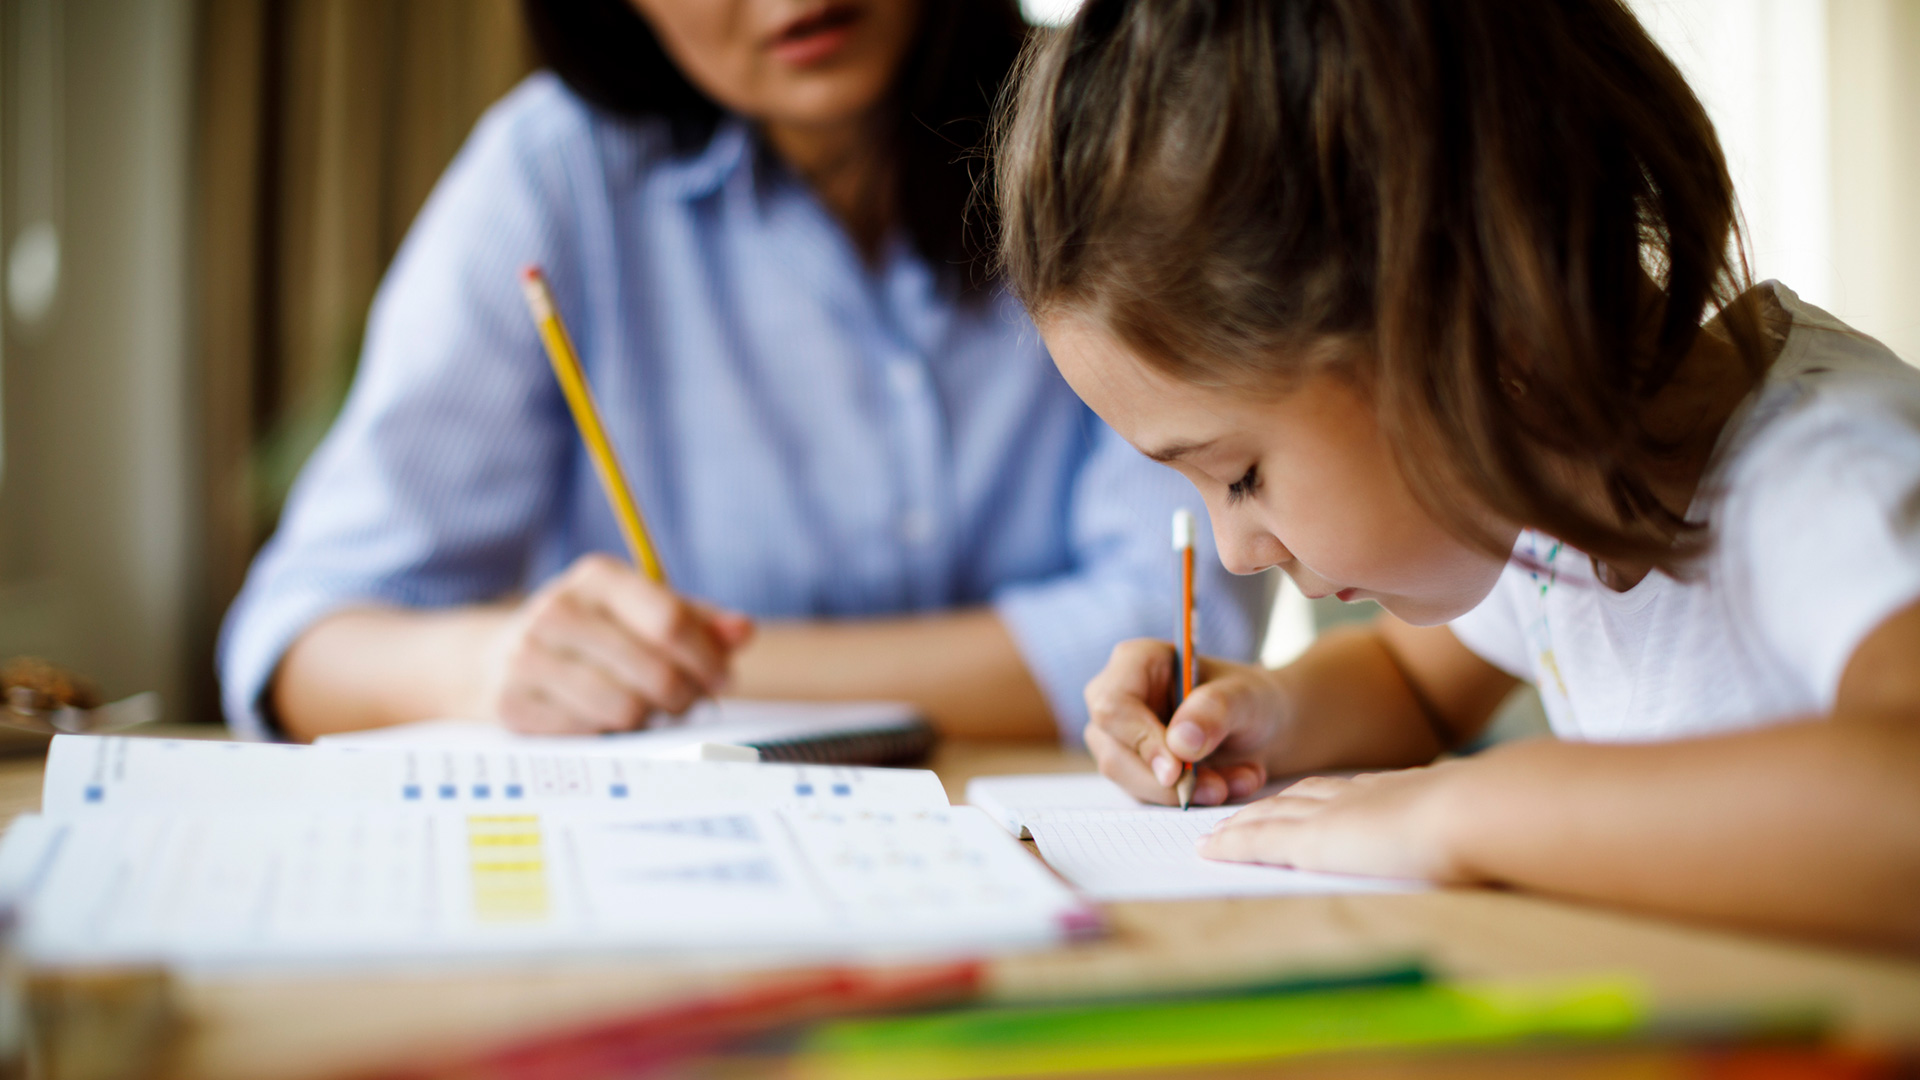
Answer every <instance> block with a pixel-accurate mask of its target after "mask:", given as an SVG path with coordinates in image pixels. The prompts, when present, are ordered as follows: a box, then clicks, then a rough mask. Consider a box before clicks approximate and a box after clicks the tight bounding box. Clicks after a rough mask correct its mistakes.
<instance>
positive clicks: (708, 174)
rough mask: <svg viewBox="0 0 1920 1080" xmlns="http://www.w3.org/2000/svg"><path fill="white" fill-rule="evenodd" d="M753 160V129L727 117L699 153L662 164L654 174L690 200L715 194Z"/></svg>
mask: <svg viewBox="0 0 1920 1080" xmlns="http://www.w3.org/2000/svg"><path fill="white" fill-rule="evenodd" d="M753 157H754V136H753V130H752V129H751V128H750V127H749V126H748V125H747V122H746V121H744V120H742V119H740V118H739V117H737V116H728V117H726V118H724V119H722V120H721V121H720V123H719V125H718V126H717V127H715V128H714V130H713V137H712V138H711V139H708V140H707V145H706V146H705V147H703V148H702V149H701V150H700V152H699V153H697V154H694V155H692V156H690V157H683V158H678V159H674V160H672V161H669V162H666V163H663V164H662V165H661V166H660V167H659V170H658V172H657V173H656V174H655V175H656V176H657V177H658V178H659V181H660V183H662V184H663V185H665V186H666V187H667V188H668V189H669V190H671V191H673V192H674V193H675V194H676V195H678V196H680V197H681V198H683V199H686V200H688V201H692V200H694V199H700V198H704V197H705V196H708V195H711V194H713V193H714V192H716V191H719V190H720V188H721V187H723V186H724V185H725V184H726V182H727V181H728V180H729V179H731V178H732V177H733V175H734V174H735V173H737V172H739V171H740V170H741V168H743V167H745V166H747V165H748V164H749V163H750V162H751V161H752V160H753Z"/></svg>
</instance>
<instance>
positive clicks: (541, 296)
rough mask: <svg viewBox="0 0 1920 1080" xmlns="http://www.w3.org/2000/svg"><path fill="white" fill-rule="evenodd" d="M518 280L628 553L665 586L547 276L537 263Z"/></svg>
mask: <svg viewBox="0 0 1920 1080" xmlns="http://www.w3.org/2000/svg"><path fill="white" fill-rule="evenodd" d="M520 281H521V285H522V286H523V287H524V288H525V289H526V293H527V308H528V310H530V311H532V312H533V322H534V325H535V326H537V327H539V329H540V341H541V343H542V344H544V345H545V346H546V348H547V359H548V360H549V361H551V362H552V364H553V374H554V376H555V377H556V378H558V379H559V380H560V390H561V392H562V393H564V394H565V395H566V397H567V407H568V408H570V409H572V410H573V422H574V424H575V426H577V427H578V428H579V429H580V439H581V441H582V442H585V443H586V444H587V455H588V456H589V457H591V458H592V459H593V465H594V471H596V472H598V473H599V474H600V487H601V489H602V490H604V491H605V492H606V493H607V501H608V502H610V503H612V504H613V516H614V518H615V519H617V520H618V521H619V523H620V534H621V535H622V536H623V537H625V538H626V541H627V551H628V552H629V553H630V554H631V555H632V556H633V562H634V565H635V566H638V567H639V568H640V569H641V571H642V572H643V573H645V574H646V575H647V576H648V577H650V578H652V579H653V580H654V581H656V582H658V583H660V584H662V585H665V584H667V573H666V570H664V569H663V568H662V567H661V566H660V558H659V556H658V555H656V554H655V553H654V550H653V539H652V537H650V536H648V535H647V522H646V519H645V518H642V517H641V516H640V504H639V503H637V502H635V501H634V499H633V490H632V489H631V488H629V487H627V478H626V474H625V473H623V472H621V471H620V459H619V458H617V457H615V456H614V453H613V442H612V441H611V440H609V439H608V438H607V429H606V426H605V425H603V424H602V423H601V422H600V409H599V407H598V406H596V405H595V404H594V403H593V390H592V388H590V387H589V386H588V385H587V373H586V371H585V370H584V369H582V368H581V366H580V355H579V354H578V353H576V352H574V350H573V339H572V338H570V337H568V336H567V327H566V324H564V323H562V322H561V321H560V310H559V308H557V307H555V306H554V303H553V291H552V290H550V289H548V288H547V278H546V275H545V274H542V273H541V272H540V268H539V267H537V266H529V267H527V268H526V269H525V270H523V271H521V273H520Z"/></svg>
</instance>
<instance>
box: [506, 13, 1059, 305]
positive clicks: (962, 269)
mask: <svg viewBox="0 0 1920 1080" xmlns="http://www.w3.org/2000/svg"><path fill="white" fill-rule="evenodd" d="M523 8H524V11H525V13H526V19H527V26H528V28H529V29H530V30H531V32H532V35H533V41H534V45H535V47H536V48H537V49H538V50H539V52H540V56H541V58H542V60H543V61H544V62H545V64H546V65H547V66H548V67H549V68H551V69H553V71H554V73H555V74H557V75H559V76H560V78H561V79H563V80H564V81H565V82H566V84H567V85H568V86H569V87H571V88H572V89H573V91H574V93H576V94H578V95H580V97H582V98H584V99H585V100H586V101H588V102H589V103H591V104H593V105H595V106H597V107H599V108H601V109H603V110H605V111H607V112H610V113H613V114H615V115H618V116H623V117H629V118H639V117H661V118H663V119H665V120H666V121H668V123H669V124H670V125H671V128H672V131H673V136H674V141H675V143H676V145H677V146H678V147H679V148H680V149H681V150H694V149H697V148H699V147H701V146H704V145H705V144H706V142H707V140H708V139H709V138H711V137H712V135H713V131H714V128H715V126H716V125H717V124H718V123H719V122H720V119H721V117H722V116H723V115H724V114H723V110H722V109H721V108H720V106H719V105H717V104H715V103H714V101H713V100H712V99H711V98H709V97H707V96H706V95H705V94H704V93H702V92H701V91H700V90H699V89H697V88H696V87H695V86H694V85H693V84H692V83H690V82H688V81H687V79H686V77H685V76H683V75H682V74H681V73H680V69H679V68H678V67H677V66H675V64H674V63H673V62H672V61H671V60H669V59H668V58H667V54H666V52H665V50H663V49H662V48H661V47H660V42H659V40H658V39H657V38H656V37H655V36H654V33H653V30H652V28H651V27H649V26H648V25H647V22H646V20H645V19H643V18H641V17H640V14H639V13H638V12H637V11H635V10H634V7H633V5H632V4H631V3H629V2H628V0H523ZM1026 35H1027V24H1026V22H1025V20H1023V19H1022V18H1021V16H1020V9H1019V6H1018V4H1017V3H1016V2H1015V0H922V9H921V12H920V30H919V37H918V40H917V41H916V42H915V43H914V46H913V48H912V49H911V50H909V52H908V54H907V56H906V58H905V59H904V61H903V62H902V63H901V65H900V74H899V76H898V80H899V81H898V83H897V84H896V87H895V93H894V102H895V105H896V108H897V112H896V115H895V118H894V124H895V128H894V146H895V148H896V152H897V157H896V158H895V162H894V164H895V176H896V177H897V178H898V184H899V189H898V199H899V203H898V205H899V207H900V213H901V219H902V223H903V224H904V225H905V226H906V228H907V231H908V233H909V235H911V236H912V237H913V241H914V245H915V247H916V248H917V249H918V250H919V251H920V253H921V255H922V256H923V257H925V258H926V259H927V260H928V261H929V262H931V263H933V264H934V265H935V266H936V267H940V266H945V267H951V268H952V269H953V270H954V271H956V272H957V275H958V280H959V281H960V282H961V283H962V284H963V285H965V286H966V287H967V288H969V289H972V288H977V287H979V286H981V285H983V284H984V283H985V282H986V281H987V280H988V279H989V278H990V277H991V274H992V262H993V259H992V255H991V250H990V249H991V244H992V236H993V232H994V230H993V228H992V226H991V225H990V224H981V225H976V226H975V227H973V228H969V221H968V217H969V211H970V205H969V204H970V199H971V196H972V193H973V190H974V187H975V177H974V176H973V175H972V169H971V166H972V163H973V162H975V161H977V160H979V159H980V157H981V151H982V150H983V148H984V147H985V144H986V140H987V132H988V122H989V119H990V117H991V115H992V109H993V103H994V101H995V100H996V99H997V98H998V97H999V96H1000V90H1001V86H1002V84H1003V83H1004V82H1005V81H1006V79H1007V76H1008V73H1009V72H1010V71H1011V70H1012V68H1013V65H1014V62H1015V61H1016V59H1017V58H1018V57H1019V55H1020V50H1021V47H1022V45H1023V44H1024V43H1025V41H1026ZM979 209H981V210H990V209H991V208H990V207H984V206H983V207H980V208H979Z"/></svg>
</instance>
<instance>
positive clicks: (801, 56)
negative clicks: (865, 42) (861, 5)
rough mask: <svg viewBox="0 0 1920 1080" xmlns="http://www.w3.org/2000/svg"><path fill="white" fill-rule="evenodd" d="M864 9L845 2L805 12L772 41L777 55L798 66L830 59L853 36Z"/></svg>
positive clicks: (772, 49)
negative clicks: (861, 10) (861, 9)
mask: <svg viewBox="0 0 1920 1080" xmlns="http://www.w3.org/2000/svg"><path fill="white" fill-rule="evenodd" d="M859 21H860V9H858V8H856V7H851V6H848V5H844V4H836V5H834V6H832V7H827V8H822V9H821V10H819V11H815V12H811V13H809V14H806V15H802V16H801V17H800V18H798V19H795V20H793V21H792V22H790V23H788V24H787V25H786V26H784V27H782V28H781V29H780V32H779V33H777V34H775V35H774V36H773V40H772V41H771V42H769V43H768V45H767V51H768V52H769V53H772V54H773V56H774V58H775V59H777V60H780V61H782V62H784V63H787V64H791V65H793V66H794V67H811V66H813V65H814V64H818V63H821V62H823V61H826V60H829V59H831V58H832V57H833V55H834V54H835V53H838V52H839V51H840V50H841V49H842V48H844V47H845V46H846V44H847V41H848V40H849V39H851V38H852V37H853V30H854V26H855V24H857V23H858V22H859Z"/></svg>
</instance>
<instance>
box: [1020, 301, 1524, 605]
mask: <svg viewBox="0 0 1920 1080" xmlns="http://www.w3.org/2000/svg"><path fill="white" fill-rule="evenodd" d="M1041 333H1042V336H1043V337H1045V338H1046V341H1047V347H1048V348H1049V349H1051V350H1052V352H1053V359H1054V362H1055V363H1056V364H1058V365H1059V368H1060V373H1061V374H1062V375H1063V376H1065V377H1066V380H1067V382H1068V383H1069V384H1070V385H1071V386H1072V387H1073V388H1074V390H1075V391H1076V392H1078V393H1079V395H1080V397H1081V399H1082V400H1084V401H1085V402H1086V403H1087V404H1088V405H1089V406H1090V407H1092V409H1093V411H1094V412H1096V413H1099V414H1100V417H1101V419H1103V420H1105V421H1106V422H1107V424H1108V425H1109V426H1111V427H1112V428H1113V429H1114V430H1115V431H1117V432H1119V433H1120V435H1121V437H1123V438H1125V439H1126V440H1127V441H1128V442H1130V443H1132V444H1133V445H1134V446H1135V447H1137V448H1138V449H1140V450H1141V451H1142V452H1143V453H1145V454H1146V455H1147V456H1148V457H1150V458H1153V459H1154V460H1156V461H1163V462H1165V463H1167V464H1168V465H1171V466H1173V467H1174V468H1175V469H1178V470H1179V471H1180V472H1181V474H1182V475H1184V476H1185V477H1186V478H1187V479H1188V480H1191V481H1192V482H1193V485H1194V487H1196V488H1198V489H1200V494H1201V496H1202V497H1203V498H1204V499H1205V500H1206V504H1207V513H1208V516H1209V517H1211V518H1212V519H1213V535H1214V541H1215V543H1216V544H1217V546H1218V547H1219V549H1220V559H1221V561H1222V562H1224V563H1225V564H1226V566H1227V569H1228V570H1231V571H1233V572H1234V573H1236V574H1253V573H1258V572H1259V571H1261V570H1265V569H1266V568H1268V567H1270V566H1278V567H1280V568H1281V569H1282V570H1284V571H1286V572H1287V574H1288V575H1289V576H1291V577H1292V578H1293V580H1294V581H1295V582H1296V583H1297V584H1299V586H1300V589H1301V591H1302V592H1304V593H1306V594H1307V595H1308V596H1310V597H1314V598H1319V597H1322V596H1337V597H1339V598H1340V599H1341V600H1345V601H1354V600H1377V601H1379V602H1380V603H1381V605H1382V606H1384V607H1385V608H1386V609H1387V610H1388V611H1391V612H1392V613H1393V614H1395V615H1397V616H1399V617H1400V618H1401V619H1404V620H1406V621H1407V622H1410V623H1414V624H1416V625H1422V626H1427V625H1434V624H1437V623H1442V622H1446V621H1447V620H1449V619H1453V618H1457V617H1458V616H1460V615H1464V614H1466V613H1467V612H1468V611H1470V610H1472V609H1473V608H1474V606H1475V605H1477V604H1479V602H1480V601H1481V600H1482V599H1484V598H1485V597H1486V595H1487V593H1488V592H1490V591H1492V589H1493V585H1494V581H1495V580H1496V579H1497V578H1498V577H1499V576H1500V570H1501V567H1502V566H1503V565H1504V563H1503V562H1502V560H1500V559H1496V558H1493V557H1491V556H1489V555H1487V554H1486V553H1485V552H1483V551H1481V550H1479V549H1478V548H1475V547H1472V546H1470V545H1467V544H1464V543H1462V542H1460V541H1459V540H1457V539H1455V538H1454V537H1453V535H1452V534H1451V533H1449V532H1447V531H1446V530H1445V529H1444V528H1442V527H1441V526H1440V525H1439V523H1437V522H1436V521H1434V520H1433V518H1432V517H1431V516H1429V515H1428V514H1427V512H1426V511H1425V510H1423V509H1421V507H1420V505H1419V503H1418V502H1416V501H1415V499H1414V497H1413V494H1412V492H1411V491H1409V490H1408V488H1407V485H1406V481H1405V480H1404V478H1403V477H1402V475H1401V472H1400V468H1399V466H1398V465H1396V464H1395V463H1394V460H1393V454H1392V452H1391V450H1390V449H1389V448H1388V446H1387V442H1386V439H1385V437H1384V436H1383V435H1382V433H1381V431H1380V427H1379V424H1378V423H1377V422H1376V419H1375V416H1374V413H1373V409H1372V407H1371V405H1369V404H1368V403H1367V402H1366V401H1364V400H1363V399H1362V398H1361V397H1360V396H1359V395H1358V394H1356V393H1355V392H1354V391H1353V390H1352V389H1351V388H1349V387H1348V386H1347V384H1346V383H1344V382H1342V381H1341V380H1339V379H1337V378H1333V377H1331V376H1314V377H1311V378H1309V379H1307V380H1306V381H1304V382H1303V383H1301V384H1300V385H1299V386H1297V387H1295V388H1293V389H1290V390H1288V391H1287V392H1285V393H1283V394H1278V395H1270V396H1269V395H1257V394H1246V393H1234V392H1230V391H1225V390H1212V389H1205V388H1200V387H1194V386H1190V385H1187V384H1184V383H1181V382H1179V381H1177V380H1175V379H1173V378H1171V377H1169V376H1167V375H1164V374H1162V373H1161V372H1159V371H1158V370H1156V369H1154V368H1152V367H1150V366H1149V365H1147V364H1146V363H1145V362H1143V361H1142V360H1141V359H1140V358H1139V357H1138V356H1137V355H1135V354H1134V353H1133V352H1132V350H1130V349H1128V348H1127V347H1126V346H1125V345H1123V344H1121V343H1120V342H1119V341H1118V340H1117V339H1116V338H1114V337H1113V335H1111V334H1110V333H1108V332H1107V331H1106V329H1105V328H1104V327H1102V326H1099V325H1096V324H1095V323H1094V322H1092V321H1091V320H1086V319H1082V318H1080V317H1078V316H1075V315H1073V314H1070V313H1068V314H1062V315H1059V316H1057V317H1054V318H1050V319H1048V320H1047V324H1046V325H1045V326H1043V327H1042V328H1041ZM1502 531H1505V530H1504V528H1503V530H1502ZM1518 531H1519V530H1518V529H1517V528H1515V529H1514V530H1513V533H1514V534H1515V535H1517V534H1518Z"/></svg>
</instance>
